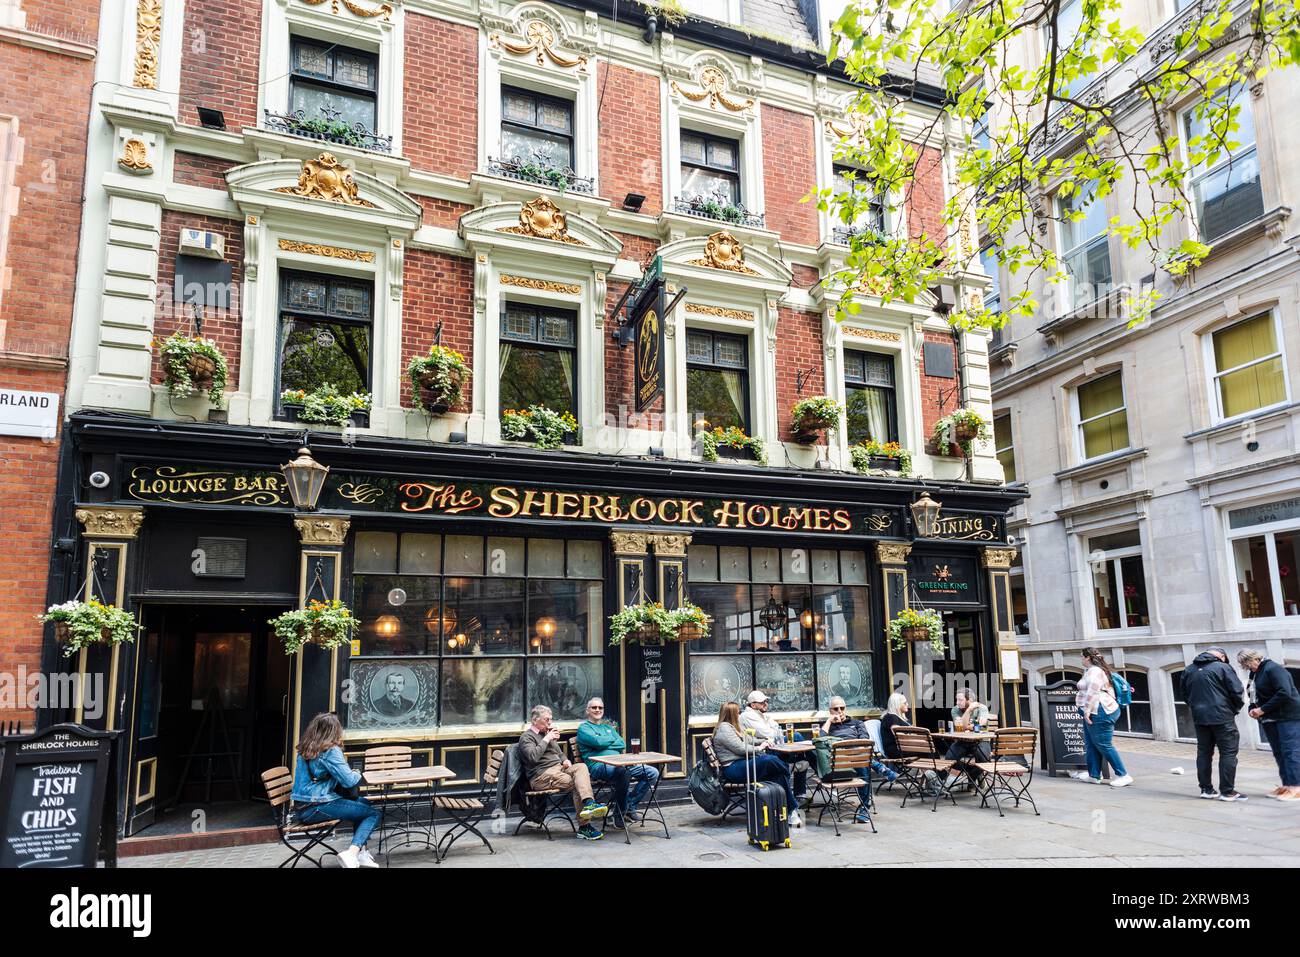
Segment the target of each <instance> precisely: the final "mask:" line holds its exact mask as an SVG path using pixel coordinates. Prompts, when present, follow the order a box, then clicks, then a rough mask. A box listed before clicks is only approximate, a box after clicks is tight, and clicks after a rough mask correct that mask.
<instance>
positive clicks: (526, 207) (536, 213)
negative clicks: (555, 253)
mask: <svg viewBox="0 0 1300 957" xmlns="http://www.w3.org/2000/svg"><path fill="white" fill-rule="evenodd" d="M498 232H502V233H515V234H517V235H520V236H535V237H537V238H538V239H550V240H554V241H555V242H560V243H569V244H570V245H573V246H585V245H587V244H586V243H584V242H583V241H582V240H581V239H576V238H574V237H573V236H570V235H569V220H568V218H567V217H566V216H565V215H564V211H563V210H561V209H560V207H558V206H556V205H555V204H554V203H553V202H551V201H550V200H549V199H547V198H546V197H545V196H538V197H537V198H536V199H534V200H533V201H532V202H528V203H524V204H523V205H522V206H521V207H520V208H519V225H518V226H502V227H501V228H500V229H499V230H498Z"/></svg>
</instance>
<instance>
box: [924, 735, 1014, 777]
mask: <svg viewBox="0 0 1300 957" xmlns="http://www.w3.org/2000/svg"><path fill="white" fill-rule="evenodd" d="M930 737H932V738H943V739H944V740H945V741H964V742H966V743H968V744H983V743H985V742H992V741H996V740H997V735H995V734H994V733H993V732H992V731H931V732H930ZM963 763H965V762H964V759H963V760H958V762H957V765H956V766H958V767H960V766H961V765H962V764H963ZM968 776H969V772H968ZM970 783H971V787H972V789H974V790H978V788H975V787H974V785H975V779H974V778H973V777H971V778H970Z"/></svg>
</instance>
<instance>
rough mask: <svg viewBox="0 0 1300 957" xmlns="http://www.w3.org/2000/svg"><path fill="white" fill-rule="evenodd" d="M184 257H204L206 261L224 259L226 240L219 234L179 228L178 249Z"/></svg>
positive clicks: (184, 227) (183, 227)
mask: <svg viewBox="0 0 1300 957" xmlns="http://www.w3.org/2000/svg"><path fill="white" fill-rule="evenodd" d="M178 251H179V252H180V253H181V254H182V255H185V256H204V257H206V258H208V259H225V258H226V239H225V237H224V236H222V235H221V234H220V233H210V232H207V231H206V230H202V229H190V228H189V227H186V226H182V227H181V241H180V249H179V250H178Z"/></svg>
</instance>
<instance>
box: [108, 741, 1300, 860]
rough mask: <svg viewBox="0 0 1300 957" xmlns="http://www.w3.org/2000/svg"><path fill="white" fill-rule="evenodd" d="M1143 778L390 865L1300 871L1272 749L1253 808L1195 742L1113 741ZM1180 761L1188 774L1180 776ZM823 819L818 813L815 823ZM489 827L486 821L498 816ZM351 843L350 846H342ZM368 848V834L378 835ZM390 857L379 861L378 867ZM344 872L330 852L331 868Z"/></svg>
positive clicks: (1252, 768) (220, 853) (1249, 763)
mask: <svg viewBox="0 0 1300 957" xmlns="http://www.w3.org/2000/svg"><path fill="white" fill-rule="evenodd" d="M1117 743H1118V744H1119V745H1120V748H1121V754H1122V755H1123V756H1124V759H1125V762H1126V763H1127V764H1128V768H1129V773H1130V774H1132V775H1133V777H1134V780H1135V783H1134V784H1133V786H1131V787H1128V788H1111V787H1108V786H1105V785H1093V784H1090V783H1086V782H1080V781H1075V780H1073V779H1071V778H1065V777H1058V778H1050V777H1048V776H1047V775H1046V774H1045V773H1042V772H1040V771H1037V770H1036V771H1035V775H1034V781H1033V786H1032V789H1031V793H1032V794H1033V795H1034V797H1035V800H1036V801H1037V802H1038V808H1039V810H1040V812H1041V814H1040V815H1039V816H1035V815H1034V812H1033V811H1032V810H1031V809H1030V808H1029V807H1028V806H1027V805H1023V804H1022V806H1021V807H1020V808H1019V809H1016V808H1011V809H1008V810H1007V811H1006V817H999V816H998V813H997V811H995V810H994V809H993V807H992V805H991V804H990V806H989V807H988V808H984V809H981V808H980V807H979V801H978V799H974V798H972V797H970V796H959V797H958V798H957V805H958V806H957V807H953V806H952V805H951V804H947V803H946V802H942V801H941V802H940V805H939V808H938V810H937V811H931V810H930V807H929V805H924V806H922V805H920V804H918V803H917V802H916V801H908V805H907V807H906V808H902V807H899V803H900V801H901V799H902V796H901V794H892V795H891V793H890V792H889V791H885V792H882V793H881V794H880V795H879V796H878V797H877V799H876V800H877V812H876V814H875V821H876V827H877V829H878V833H875V834H872V833H871V829H870V828H869V827H867V826H865V825H853V824H848V823H843V824H841V825H840V828H841V831H842V836H840V837H836V835H835V831H834V829H833V828H832V827H831V825H830V821H829V819H827V822H826V825H825V826H824V827H818V826H817V825H816V824H814V823H811V822H810V823H809V825H808V826H805V827H803V828H800V829H797V830H795V831H794V832H793V833H792V839H793V845H794V846H793V847H792V848H791V849H789V850H773V851H769V852H766V853H764V852H761V851H759V850H757V849H755V848H751V847H749V846H747V844H746V840H745V829H744V821H743V818H741V819H739V820H737V819H736V818H734V817H733V818H732V819H731V820H729V821H728V822H727V823H726V824H725V825H721V826H719V825H718V824H716V823H715V822H714V821H715V819H713V818H711V817H709V816H708V815H706V814H705V813H704V812H703V811H701V810H700V809H699V808H698V807H696V806H695V805H694V804H693V803H691V804H678V805H674V806H670V807H668V808H667V809H666V814H667V818H668V822H669V826H670V828H671V831H672V838H671V839H670V840H665V839H664V838H663V837H662V834H660V835H659V836H655V835H654V834H653V832H652V831H651V829H647V831H646V832H645V833H641V832H640V831H639V830H638V829H637V828H635V827H634V828H633V835H632V845H631V846H630V847H628V846H626V845H625V844H624V843H623V841H622V834H621V833H619V832H616V831H614V830H613V829H612V828H611V829H610V831H609V834H608V835H607V836H606V837H605V839H604V840H603V841H598V842H586V841H580V840H577V839H576V838H574V837H572V836H570V835H569V833H568V829H567V828H566V827H565V825H564V824H563V823H562V822H561V823H560V826H559V829H558V830H557V831H556V832H555V833H556V836H555V839H554V840H550V841H548V840H547V839H546V837H545V835H543V834H541V833H540V832H533V831H532V830H531V829H530V828H529V827H528V826H527V825H526V826H525V830H524V831H523V832H521V833H520V834H519V835H518V836H512V833H511V832H513V831H514V825H515V819H514V818H511V819H510V822H509V825H508V827H506V828H505V832H506V833H504V834H501V835H498V834H493V833H491V831H490V830H485V833H486V834H487V835H488V837H489V839H490V840H491V841H492V844H493V846H494V848H495V849H496V853H495V854H490V853H489V852H488V850H487V848H486V847H483V846H482V845H481V844H477V845H475V844H471V841H472V836H470V837H469V838H467V839H465V840H462V841H460V842H458V843H457V845H456V846H455V847H454V848H453V849H452V851H451V853H450V854H449V855H448V857H447V859H446V860H445V861H444V862H443V863H442V864H435V862H434V860H433V856H432V854H430V853H429V852H428V851H426V850H421V849H417V848H406V849H401V850H397V851H395V852H394V853H393V854H392V855H391V859H390V862H389V863H390V866H391V867H395V868H396V867H435V866H436V867H442V868H475V867H494V868H499V867H554V866H564V867H593V866H594V867H645V868H652V867H654V868H668V867H760V868H761V867H809V868H821V867H910V866H926V867H946V866H953V865H963V866H976V867H999V866H1015V867H1120V868H1122V867H1191V868H1207V867H1213V868H1233V867H1252V868H1259V867H1298V866H1300V802H1279V801H1274V800H1271V799H1269V798H1267V797H1266V796H1265V795H1266V794H1267V793H1268V792H1269V791H1271V790H1272V789H1273V788H1274V787H1275V786H1276V785H1277V783H1278V782H1277V769H1276V766H1275V765H1274V763H1273V759H1272V758H1271V757H1270V756H1269V755H1268V754H1266V753H1265V754H1261V753H1254V752H1251V753H1248V754H1243V755H1242V757H1241V762H1240V767H1239V769H1238V773H1237V788H1238V790H1240V791H1241V792H1242V793H1244V794H1247V795H1250V800H1248V801H1244V802H1239V803H1234V804H1229V803H1225V802H1221V801H1204V800H1200V799H1198V798H1197V786H1196V760H1195V748H1194V747H1190V746H1188V745H1183V744H1177V743H1170V742H1155V741H1139V740H1132V739H1128V740H1122V741H1117ZM1178 767H1181V768H1182V769H1183V771H1184V773H1182V774H1176V773H1173V769H1174V768H1178ZM813 820H815V815H814V816H813ZM489 823H490V822H489ZM337 845H338V848H339V849H342V848H343V847H344V846H345V845H346V838H343V839H340V840H339V841H338V842H337ZM372 845H373V840H372ZM286 853H287V852H286V851H285V850H284V848H283V847H282V846H280V845H278V844H262V845H252V846H246V847H233V848H217V849H210V850H200V851H184V852H180V853H175V854H157V855H152V856H145V857H131V858H123V859H121V860H120V861H119V866H121V867H274V866H275V865H277V864H279V863H280V862H281V861H282V860H284V858H285V856H286ZM381 860H382V859H381ZM334 864H335V861H334V859H333V858H329V859H327V861H326V865H325V866H327V867H328V866H332V865H334Z"/></svg>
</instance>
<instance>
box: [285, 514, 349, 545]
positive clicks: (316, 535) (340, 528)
mask: <svg viewBox="0 0 1300 957" xmlns="http://www.w3.org/2000/svg"><path fill="white" fill-rule="evenodd" d="M293 525H294V527H295V528H296V529H298V534H299V535H300V536H301V537H302V543H303V544H304V545H342V544H343V543H344V542H346V541H347V538H348V529H349V528H350V527H351V526H352V522H351V520H350V519H348V518H346V517H344V516H342V515H295V516H294V518H293Z"/></svg>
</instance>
